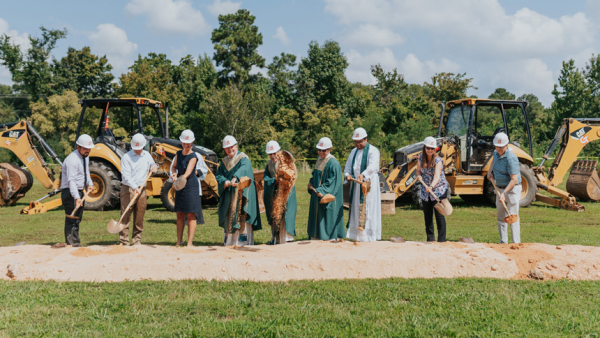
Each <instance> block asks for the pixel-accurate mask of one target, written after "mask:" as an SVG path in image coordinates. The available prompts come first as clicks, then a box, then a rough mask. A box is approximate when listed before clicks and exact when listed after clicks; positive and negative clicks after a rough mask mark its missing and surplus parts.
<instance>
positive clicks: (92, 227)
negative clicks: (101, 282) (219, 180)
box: [0, 175, 600, 246]
mask: <svg viewBox="0 0 600 338" xmlns="http://www.w3.org/2000/svg"><path fill="white" fill-rule="evenodd" d="M309 178H310V176H309V175H301V176H300V177H299V179H298V181H297V196H298V215H297V218H296V232H297V236H296V239H298V240H302V239H308V235H307V230H306V228H307V226H306V223H307V220H308V208H309V195H308V193H306V188H305V187H306V185H307V184H308V180H309ZM45 193H46V190H45V189H44V188H43V187H42V186H41V185H40V184H39V183H37V182H36V184H35V185H34V187H33V188H32V189H31V190H30V192H29V193H28V194H27V196H26V197H25V198H23V199H21V200H20V203H18V205H17V206H14V207H8V208H0V219H1V220H2V222H1V223H2V224H0V245H1V246H7V245H14V244H16V243H18V242H21V241H26V242H27V244H54V243H58V242H64V234H63V227H64V211H63V209H62V208H61V209H59V210H53V211H50V212H48V213H45V214H37V215H31V216H27V215H21V214H19V210H21V208H23V207H24V206H26V205H27V204H28V203H29V201H31V200H34V199H37V198H40V197H42V196H44V195H45ZM452 203H453V205H454V213H453V214H452V215H451V216H448V217H447V218H446V221H447V236H448V240H451V241H458V239H459V238H460V237H473V238H474V239H475V240H476V241H477V242H490V243H495V242H498V230H497V225H496V209H495V207H493V206H489V205H471V204H466V203H465V202H463V201H462V200H461V199H460V198H458V197H455V198H453V199H452ZM583 204H584V205H585V207H586V211H585V212H580V213H576V212H573V211H566V210H561V209H558V208H554V207H550V206H547V205H545V204H542V203H540V202H535V203H534V204H533V205H532V206H531V207H529V208H522V209H521V211H520V217H521V239H522V241H523V242H539V243H548V244H556V245H560V244H582V245H597V244H598V239H599V238H600V227H598V224H599V222H598V218H597V217H596V215H598V213H599V212H600V203H583ZM203 209H204V217H205V220H206V224H204V225H199V226H198V228H197V230H196V236H195V241H194V244H195V245H219V244H221V243H222V240H223V235H222V234H223V232H222V229H221V228H219V226H218V225H217V223H218V217H217V208H216V206H215V205H210V206H207V205H205V206H204V208H203ZM346 216H347V213H346ZM111 218H112V219H115V220H117V219H119V211H118V210H110V211H104V212H98V211H85V212H84V216H83V221H82V223H81V229H80V235H81V239H82V244H83V245H108V244H117V243H118V235H111V234H109V233H108V232H107V231H106V224H107V223H108V221H109V220H110V219H111ZM175 218H176V217H175V214H174V213H171V212H168V211H167V210H166V209H165V208H164V207H163V206H162V204H161V202H160V199H158V198H150V199H149V200H148V210H147V211H146V217H145V219H144V233H143V238H142V241H143V243H146V244H161V245H174V244H175V240H176V230H175ZM346 219H347V217H346ZM262 222H263V230H260V231H258V232H256V233H255V242H256V243H257V244H261V243H266V242H267V241H269V240H270V230H269V225H268V224H267V221H266V217H265V215H264V214H262ZM382 222H383V233H382V238H383V239H384V240H386V239H389V238H390V237H395V236H402V237H404V238H406V239H408V240H412V241H423V240H425V226H424V221H423V213H422V212H421V211H420V210H417V209H415V208H414V207H413V206H412V205H411V204H408V205H407V204H403V203H401V202H400V201H398V202H397V206H396V214H395V215H384V216H382ZM186 236H187V235H185V236H184V237H186Z"/></svg>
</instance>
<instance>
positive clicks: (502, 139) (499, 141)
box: [494, 133, 508, 147]
mask: <svg viewBox="0 0 600 338" xmlns="http://www.w3.org/2000/svg"><path fill="white" fill-rule="evenodd" d="M507 144H508V135H506V134H505V133H498V134H496V136H494V146H495V147H504V146H505V145H507Z"/></svg>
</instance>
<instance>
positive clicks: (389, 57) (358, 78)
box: [346, 48, 461, 84]
mask: <svg viewBox="0 0 600 338" xmlns="http://www.w3.org/2000/svg"><path fill="white" fill-rule="evenodd" d="M346 57H347V58H348V64H349V66H348V69H347V70H346V77H347V78H348V80H350V81H352V82H361V83H363V84H375V83H376V80H375V78H374V77H373V76H372V75H371V66H372V65H376V64H380V65H381V67H382V68H383V69H385V70H386V71H391V70H392V69H394V68H396V69H397V70H398V72H399V73H401V74H403V75H404V79H405V80H406V82H408V83H423V82H426V81H430V80H431V77H432V76H433V75H435V74H436V73H440V72H450V73H458V72H459V71H460V68H461V67H460V65H458V64H456V63H454V62H452V61H450V60H448V59H441V60H438V61H434V60H427V61H421V60H419V58H418V57H417V56H416V55H414V54H408V55H407V56H406V57H405V58H404V59H403V60H399V59H397V58H396V57H395V56H394V53H393V52H392V50H391V49H389V48H383V49H377V50H374V51H372V52H370V53H367V54H364V55H363V54H361V53H359V52H357V51H356V50H354V49H352V50H350V51H349V52H348V53H347V54H346Z"/></svg>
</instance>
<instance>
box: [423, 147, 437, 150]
mask: <svg viewBox="0 0 600 338" xmlns="http://www.w3.org/2000/svg"><path fill="white" fill-rule="evenodd" d="M425 150H435V148H429V147H425Z"/></svg>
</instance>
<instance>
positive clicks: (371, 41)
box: [345, 24, 404, 48]
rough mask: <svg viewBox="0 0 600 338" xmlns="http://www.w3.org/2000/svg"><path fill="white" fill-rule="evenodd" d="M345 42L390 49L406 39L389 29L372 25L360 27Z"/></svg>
mask: <svg viewBox="0 0 600 338" xmlns="http://www.w3.org/2000/svg"><path fill="white" fill-rule="evenodd" d="M345 41H346V42H347V43H349V44H351V45H355V46H367V47H379V48H381V47H390V46H394V45H398V44H401V43H403V42H404V38H403V37H402V36H401V35H400V34H397V33H394V32H393V31H392V30H391V29H389V28H383V27H378V26H376V25H372V24H363V25H360V26H359V27H358V28H357V29H356V30H354V31H353V32H351V33H350V34H348V35H347V36H346V38H345Z"/></svg>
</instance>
